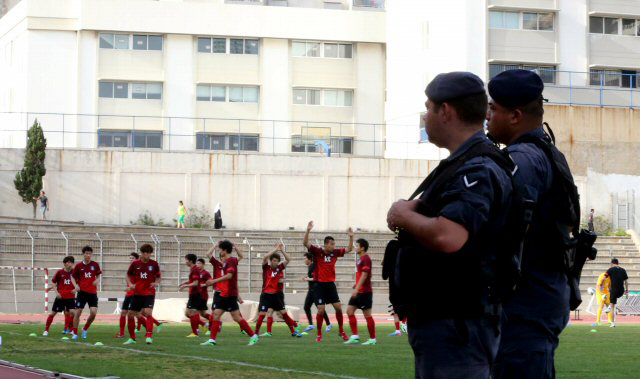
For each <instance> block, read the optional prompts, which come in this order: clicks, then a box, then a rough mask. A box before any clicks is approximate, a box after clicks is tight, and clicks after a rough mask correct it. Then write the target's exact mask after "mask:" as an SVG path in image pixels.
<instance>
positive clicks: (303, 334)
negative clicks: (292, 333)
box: [300, 332, 309, 336]
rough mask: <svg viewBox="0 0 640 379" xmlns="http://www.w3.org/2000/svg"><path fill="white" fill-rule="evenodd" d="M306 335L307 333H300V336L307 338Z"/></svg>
mask: <svg viewBox="0 0 640 379" xmlns="http://www.w3.org/2000/svg"><path fill="white" fill-rule="evenodd" d="M308 335H309V333H307V332H302V333H300V336H308Z"/></svg>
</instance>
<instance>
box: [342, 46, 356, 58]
mask: <svg viewBox="0 0 640 379" xmlns="http://www.w3.org/2000/svg"><path fill="white" fill-rule="evenodd" d="M352 54H353V45H351V44H341V45H340V54H339V57H340V58H351V56H352Z"/></svg>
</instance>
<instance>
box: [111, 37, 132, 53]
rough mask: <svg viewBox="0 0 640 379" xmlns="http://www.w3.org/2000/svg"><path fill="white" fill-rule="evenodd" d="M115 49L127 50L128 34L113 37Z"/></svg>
mask: <svg viewBox="0 0 640 379" xmlns="http://www.w3.org/2000/svg"><path fill="white" fill-rule="evenodd" d="M115 40H116V43H115V45H114V46H115V48H116V49H125V50H126V49H128V48H129V35H128V34H116V35H115Z"/></svg>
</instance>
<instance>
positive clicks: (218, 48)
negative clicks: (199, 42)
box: [211, 38, 227, 54]
mask: <svg viewBox="0 0 640 379" xmlns="http://www.w3.org/2000/svg"><path fill="white" fill-rule="evenodd" d="M211 49H212V51H213V52H214V53H216V54H225V53H226V52H227V39H226V38H214V39H213V45H212V48H211Z"/></svg>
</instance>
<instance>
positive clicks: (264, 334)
mask: <svg viewBox="0 0 640 379" xmlns="http://www.w3.org/2000/svg"><path fill="white" fill-rule="evenodd" d="M245 334H246V333H245ZM260 337H273V334H271V333H269V332H265V333H262V334H261V335H260Z"/></svg>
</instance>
